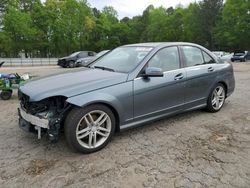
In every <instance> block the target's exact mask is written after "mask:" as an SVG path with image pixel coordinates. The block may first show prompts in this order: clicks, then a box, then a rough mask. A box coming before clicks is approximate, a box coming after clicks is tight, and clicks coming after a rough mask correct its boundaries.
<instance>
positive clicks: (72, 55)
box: [69, 52, 80, 57]
mask: <svg viewBox="0 0 250 188" xmlns="http://www.w3.org/2000/svg"><path fill="white" fill-rule="evenodd" d="M79 53H80V52H75V53H73V54H71V55H69V57H74V56H76V55H78V54H79Z"/></svg>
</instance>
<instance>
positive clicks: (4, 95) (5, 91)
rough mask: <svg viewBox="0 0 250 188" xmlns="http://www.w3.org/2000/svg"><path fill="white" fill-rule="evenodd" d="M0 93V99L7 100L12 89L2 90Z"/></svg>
mask: <svg viewBox="0 0 250 188" xmlns="http://www.w3.org/2000/svg"><path fill="white" fill-rule="evenodd" d="M0 95H1V99H2V100H9V99H10V98H11V96H12V90H3V91H2V92H1V94H0Z"/></svg>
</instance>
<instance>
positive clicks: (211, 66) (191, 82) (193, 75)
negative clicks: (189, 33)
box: [181, 46, 217, 108]
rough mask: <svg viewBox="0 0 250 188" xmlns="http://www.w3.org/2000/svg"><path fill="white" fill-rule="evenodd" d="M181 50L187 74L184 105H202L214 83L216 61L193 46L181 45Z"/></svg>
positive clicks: (187, 106)
mask: <svg viewBox="0 0 250 188" xmlns="http://www.w3.org/2000/svg"><path fill="white" fill-rule="evenodd" d="M181 52H182V56H183V60H184V66H185V67H186V68H185V70H186V74H187V82H186V87H185V106H184V107H186V108H192V107H196V106H199V105H204V104H206V101H207V97H208V95H209V93H210V90H211V88H212V87H213V85H214V84H215V83H214V82H215V80H216V79H215V77H216V75H217V71H216V67H217V66H216V65H217V64H216V61H215V60H214V59H213V58H212V57H211V56H210V55H209V54H208V53H206V52H205V51H203V50H202V49H200V48H198V47H195V46H182V47H181Z"/></svg>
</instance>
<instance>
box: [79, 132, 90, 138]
mask: <svg viewBox="0 0 250 188" xmlns="http://www.w3.org/2000/svg"><path fill="white" fill-rule="evenodd" d="M89 134H91V133H90V132H86V133H84V134H82V135H80V136H77V138H78V139H83V138H85V137H86V136H88V135H89Z"/></svg>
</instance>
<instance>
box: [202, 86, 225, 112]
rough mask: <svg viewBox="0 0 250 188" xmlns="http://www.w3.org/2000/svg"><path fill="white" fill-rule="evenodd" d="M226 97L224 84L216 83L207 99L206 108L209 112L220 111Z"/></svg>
mask: <svg viewBox="0 0 250 188" xmlns="http://www.w3.org/2000/svg"><path fill="white" fill-rule="evenodd" d="M225 99H226V90H225V86H224V85H223V84H220V83H218V84H216V86H215V87H214V88H213V89H212V91H211V92H210V94H209V97H208V99H207V107H206V110H207V111H209V112H218V111H220V109H221V108H222V106H223V105H224V102H225Z"/></svg>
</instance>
